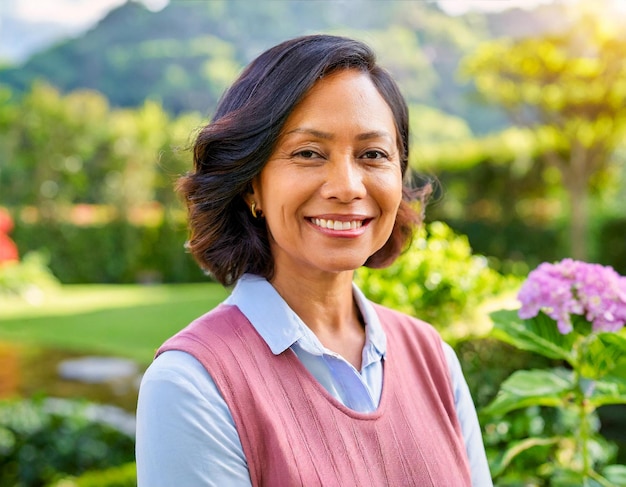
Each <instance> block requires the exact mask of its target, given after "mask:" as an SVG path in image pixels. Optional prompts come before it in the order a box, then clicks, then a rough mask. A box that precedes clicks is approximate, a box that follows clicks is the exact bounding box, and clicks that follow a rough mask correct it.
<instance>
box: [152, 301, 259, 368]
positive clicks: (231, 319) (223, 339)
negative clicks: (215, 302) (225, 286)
mask: <svg viewBox="0 0 626 487" xmlns="http://www.w3.org/2000/svg"><path fill="white" fill-rule="evenodd" d="M247 324H248V320H247V318H246V317H245V316H244V314H243V313H242V312H241V311H240V310H239V308H237V306H233V305H226V304H220V305H219V306H217V307H216V308H214V309H213V310H211V311H209V312H208V313H206V314H204V315H202V316H200V317H199V318H197V319H195V320H194V321H192V322H191V323H190V324H189V325H187V326H186V327H185V328H183V329H182V330H181V331H179V332H178V333H176V334H175V335H174V336H173V337H171V338H169V339H168V340H166V341H165V343H163V345H161V347H160V348H159V349H158V351H157V353H156V356H157V357H158V356H159V355H161V354H162V353H163V352H165V351H167V350H183V351H186V352H189V353H190V354H191V355H194V356H196V357H198V355H199V354H205V353H206V352H207V351H209V350H210V351H212V352H214V353H219V352H220V350H224V349H227V348H229V343H230V342H231V341H232V340H233V339H235V340H237V341H241V338H242V336H245V335H246V334H248V333H250V332H251V331H253V328H252V327H251V326H246V325H247Z"/></svg>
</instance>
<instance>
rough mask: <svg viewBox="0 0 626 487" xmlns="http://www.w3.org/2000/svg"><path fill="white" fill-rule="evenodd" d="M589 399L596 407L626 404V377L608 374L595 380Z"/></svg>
mask: <svg viewBox="0 0 626 487" xmlns="http://www.w3.org/2000/svg"><path fill="white" fill-rule="evenodd" d="M587 399H588V401H589V402H590V403H591V404H592V405H593V406H595V407H600V406H606V405H608V404H626V378H623V377H618V376H613V375H607V376H605V377H604V378H602V380H597V381H595V382H594V386H593V390H592V392H591V394H590V395H589V396H588V398H587ZM625 485H626V484H625Z"/></svg>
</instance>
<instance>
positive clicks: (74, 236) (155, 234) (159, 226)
mask: <svg viewBox="0 0 626 487" xmlns="http://www.w3.org/2000/svg"><path fill="white" fill-rule="evenodd" d="M155 220H156V221H152V222H150V221H147V222H144V223H140V224H133V223H130V222H126V221H111V222H108V223H100V224H98V223H93V224H85V225H76V224H72V223H70V222H45V221H42V222H38V223H32V224H26V223H18V225H17V227H16V229H15V240H16V241H17V242H18V244H19V246H20V248H22V249H24V250H25V251H44V252H46V254H48V255H50V268H51V270H52V272H53V273H54V274H55V275H56V276H57V278H58V279H59V280H60V281H61V282H62V283H64V284H83V283H84V284H86V283H135V282H143V283H158V282H198V281H206V280H207V276H206V275H204V274H203V273H202V272H201V271H200V269H199V268H198V265H197V264H196V263H195V261H194V260H193V258H192V257H191V256H190V255H189V254H187V253H186V252H185V250H184V242H185V239H186V229H185V227H184V225H183V224H182V222H181V223H177V222H175V221H171V220H167V219H166V218H163V217H158V218H156V219H155ZM96 249H97V251H96ZM77 263H80V265H77Z"/></svg>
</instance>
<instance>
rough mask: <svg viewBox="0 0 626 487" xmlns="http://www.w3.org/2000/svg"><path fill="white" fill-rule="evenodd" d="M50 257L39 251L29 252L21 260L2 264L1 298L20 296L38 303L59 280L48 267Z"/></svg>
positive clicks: (0, 269)
mask: <svg viewBox="0 0 626 487" xmlns="http://www.w3.org/2000/svg"><path fill="white" fill-rule="evenodd" d="M47 261H48V259H47V258H46V257H44V255H43V254H42V253H39V252H29V253H27V254H26V255H25V256H24V258H23V259H22V260H21V261H15V262H10V263H6V264H4V265H0V298H3V297H5V298H6V297H16V296H17V297H20V298H22V299H25V300H26V301H28V302H30V303H33V304H37V303H38V302H39V301H41V299H42V298H43V295H44V293H45V292H46V291H50V290H54V289H56V288H57V287H58V285H59V281H58V280H57V278H56V277H55V276H54V274H53V273H52V272H51V271H50V269H49V268H48V262H47Z"/></svg>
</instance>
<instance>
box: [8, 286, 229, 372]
mask: <svg viewBox="0 0 626 487" xmlns="http://www.w3.org/2000/svg"><path fill="white" fill-rule="evenodd" d="M227 295H228V291H227V290H225V289H224V288H223V287H222V286H221V285H219V284H214V283H202V284H172V285H159V286H139V285H85V286H63V287H61V288H60V290H58V291H56V292H54V293H52V294H50V295H48V296H46V299H45V300H44V301H43V302H42V303H41V304H40V305H38V306H33V305H29V304H27V303H24V302H23V301H16V300H10V301H7V300H0V340H3V341H9V342H18V343H25V344H31V345H37V346H42V347H50V348H57V349H64V350H68V351H69V350H72V351H81V352H86V353H106V354H111V355H119V356H124V357H129V358H132V359H135V360H137V361H138V362H140V363H142V364H148V363H149V362H150V361H151V359H152V356H153V354H154V351H155V349H156V348H157V347H158V346H159V345H160V344H161V343H162V342H163V341H164V340H165V339H166V338H168V337H170V336H171V335H173V334H174V333H176V332H177V331H178V330H180V329H181V328H183V327H184V326H186V325H187V324H188V323H189V322H190V321H191V320H193V319H194V318H196V317H198V316H200V315H201V314H203V313H206V312H207V311H209V310H210V309H212V308H214V307H215V306H216V305H217V304H218V303H219V302H220V301H222V300H223V299H224V298H225V297H226V296H227Z"/></svg>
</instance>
